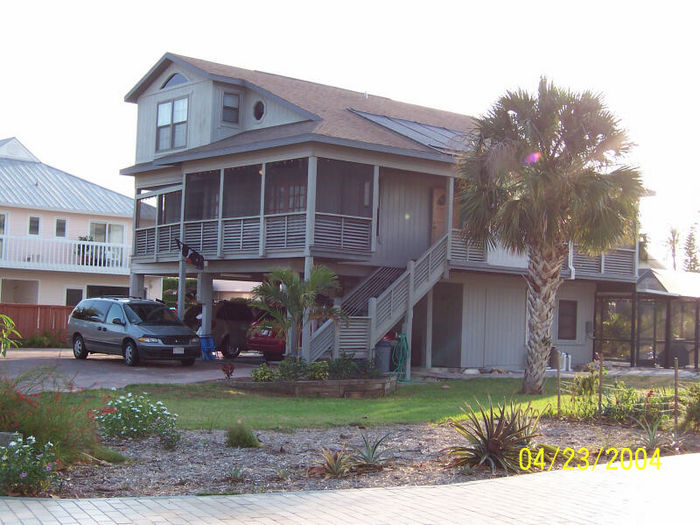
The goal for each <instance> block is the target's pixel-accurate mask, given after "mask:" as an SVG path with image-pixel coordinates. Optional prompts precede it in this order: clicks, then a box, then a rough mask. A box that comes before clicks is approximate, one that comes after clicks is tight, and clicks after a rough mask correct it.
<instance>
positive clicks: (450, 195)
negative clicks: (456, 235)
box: [445, 177, 455, 261]
mask: <svg viewBox="0 0 700 525" xmlns="http://www.w3.org/2000/svg"><path fill="white" fill-rule="evenodd" d="M454 201H455V180H454V179H453V178H452V177H448V179H447V217H446V219H447V220H446V221H445V224H447V260H448V261H450V260H451V259H452V229H453V228H454V224H453V222H454V220H453V218H454V204H455V202H454Z"/></svg>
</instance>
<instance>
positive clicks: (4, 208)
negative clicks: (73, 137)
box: [0, 138, 161, 306]
mask: <svg viewBox="0 0 700 525" xmlns="http://www.w3.org/2000/svg"><path fill="white" fill-rule="evenodd" d="M133 210H134V201H133V199H131V198H129V197H126V196H124V195H121V194H119V193H116V192H114V191H111V190H108V189H106V188H103V187H101V186H98V185H97V184H93V183H91V182H88V181H86V180H83V179H80V178H78V177H75V176H74V175H70V174H69V173H66V172H64V171H61V170H58V169H56V168H53V167H51V166H47V165H46V164H44V163H42V162H41V161H40V160H39V159H37V158H36V157H35V156H34V155H33V154H32V153H31V152H30V151H29V150H28V149H27V148H25V147H24V146H23V145H22V144H21V143H20V141H19V140H17V139H16V138H9V139H4V140H0V303H24V304H43V305H69V306H70V305H75V304H76V303H77V302H78V301H80V300H81V299H83V298H85V297H94V296H97V295H113V294H128V291H129V260H130V257H131V239H132V229H133V227H132V222H133ZM160 283H161V279H160V278H147V279H146V280H145V284H144V288H145V293H146V294H147V295H148V296H149V297H158V298H159V297H160V296H161V284H160Z"/></svg>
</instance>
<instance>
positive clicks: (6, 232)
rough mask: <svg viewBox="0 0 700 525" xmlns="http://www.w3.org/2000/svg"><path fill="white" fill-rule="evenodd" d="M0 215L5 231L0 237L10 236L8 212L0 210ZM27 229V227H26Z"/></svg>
mask: <svg viewBox="0 0 700 525" xmlns="http://www.w3.org/2000/svg"><path fill="white" fill-rule="evenodd" d="M0 215H4V216H5V230H4V231H3V233H0V235H10V212H9V211H7V210H0ZM27 228H29V226H27Z"/></svg>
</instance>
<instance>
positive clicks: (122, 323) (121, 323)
mask: <svg viewBox="0 0 700 525" xmlns="http://www.w3.org/2000/svg"><path fill="white" fill-rule="evenodd" d="M112 324H118V325H120V326H123V325H124V321H122V320H121V319H119V317H116V318H115V319H113V320H112Z"/></svg>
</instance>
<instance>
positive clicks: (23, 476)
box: [19, 472, 27, 478]
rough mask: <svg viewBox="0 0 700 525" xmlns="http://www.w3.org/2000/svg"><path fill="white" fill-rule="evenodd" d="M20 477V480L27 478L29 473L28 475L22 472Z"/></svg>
mask: <svg viewBox="0 0 700 525" xmlns="http://www.w3.org/2000/svg"><path fill="white" fill-rule="evenodd" d="M19 477H20V478H26V477H27V473H26V472H22V473H21V474H20V475H19Z"/></svg>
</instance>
